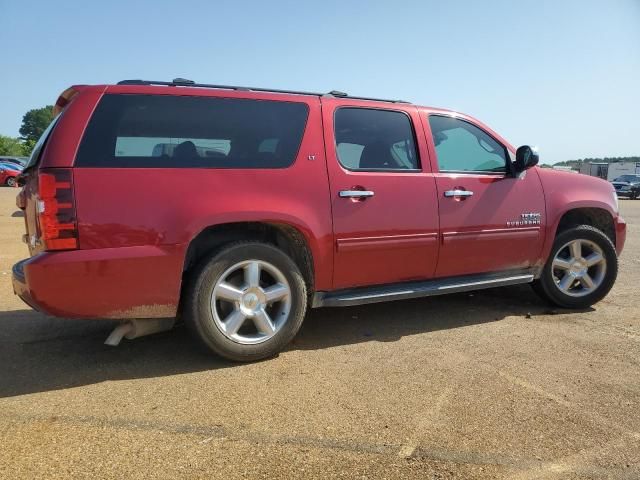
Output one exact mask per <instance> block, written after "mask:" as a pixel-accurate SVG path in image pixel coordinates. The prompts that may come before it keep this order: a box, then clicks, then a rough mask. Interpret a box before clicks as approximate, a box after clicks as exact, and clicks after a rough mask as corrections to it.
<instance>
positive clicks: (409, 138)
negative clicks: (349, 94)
mask: <svg viewBox="0 0 640 480" xmlns="http://www.w3.org/2000/svg"><path fill="white" fill-rule="evenodd" d="M335 137H336V150H337V153H338V160H339V162H340V164H341V165H342V166H343V167H345V168H347V169H349V170H414V169H418V168H420V164H419V163H418V155H417V152H416V147H415V140H414V135H413V129H412V127H411V120H410V119H409V117H408V116H407V115H406V114H404V113H402V112H393V111H390V110H374V109H367V108H340V109H338V110H336V113H335Z"/></svg>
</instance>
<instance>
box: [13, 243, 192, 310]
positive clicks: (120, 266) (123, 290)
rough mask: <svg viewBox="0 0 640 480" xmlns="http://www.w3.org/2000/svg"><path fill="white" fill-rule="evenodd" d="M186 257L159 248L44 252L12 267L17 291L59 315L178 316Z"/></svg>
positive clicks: (36, 305) (177, 251) (177, 250)
mask: <svg viewBox="0 0 640 480" xmlns="http://www.w3.org/2000/svg"><path fill="white" fill-rule="evenodd" d="M183 258H184V255H183V250H182V249H181V248H179V247H167V248H164V247H156V246H140V247H125V248H105V249H92V250H73V251H65V252H44V253H41V254H39V255H36V256H34V257H31V258H29V259H26V260H22V261H20V262H18V263H16V264H15V265H14V266H13V271H12V276H13V291H14V292H15V294H16V295H18V296H19V297H20V298H21V299H22V300H23V301H24V302H25V303H26V304H27V305H29V306H30V307H32V308H34V309H35V310H38V311H41V312H43V313H46V314H49V315H54V316H58V317H67V318H111V319H114V318H117V319H126V318H164V317H174V316H175V315H176V313H177V307H178V300H179V296H180V286H181V281H182V267H183Z"/></svg>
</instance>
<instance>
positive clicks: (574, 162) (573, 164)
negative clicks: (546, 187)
mask: <svg viewBox="0 0 640 480" xmlns="http://www.w3.org/2000/svg"><path fill="white" fill-rule="evenodd" d="M616 162H640V157H604V158H579V159H577V160H565V161H564V162H558V163H554V164H553V166H554V167H571V168H580V167H581V166H582V164H583V163H616Z"/></svg>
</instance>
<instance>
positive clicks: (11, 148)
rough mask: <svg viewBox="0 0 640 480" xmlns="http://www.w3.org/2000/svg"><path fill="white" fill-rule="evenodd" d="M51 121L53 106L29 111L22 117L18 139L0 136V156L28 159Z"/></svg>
mask: <svg viewBox="0 0 640 480" xmlns="http://www.w3.org/2000/svg"><path fill="white" fill-rule="evenodd" d="M51 120H53V105H47V106H46V107H42V108H34V109H32V110H29V111H28V112H27V113H25V114H24V116H23V117H22V125H21V126H20V130H19V133H20V136H19V137H8V136H6V135H0V155H5V156H8V157H28V156H29V155H31V151H32V150H33V147H34V146H35V144H36V142H37V141H38V139H39V138H40V136H41V135H42V133H43V132H44V131H45V130H46V128H47V127H48V126H49V124H50V123H51Z"/></svg>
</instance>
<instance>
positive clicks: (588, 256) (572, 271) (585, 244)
mask: <svg viewBox="0 0 640 480" xmlns="http://www.w3.org/2000/svg"><path fill="white" fill-rule="evenodd" d="M606 270H607V262H606V260H605V257H604V253H603V251H602V249H601V248H600V247H599V246H598V245H597V244H595V243H594V242H592V241H590V240H584V239H576V240H571V241H570V242H568V243H566V244H565V245H563V246H562V248H560V249H559V250H558V252H557V253H556V255H555V257H554V258H553V262H552V264H551V271H552V275H553V279H554V282H555V284H556V287H558V289H559V290H560V291H561V292H562V293H564V294H565V295H569V296H572V297H583V296H585V295H589V294H591V293H593V292H594V291H596V290H597V289H598V287H600V285H601V284H602V282H603V280H604V277H605V273H606Z"/></svg>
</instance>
